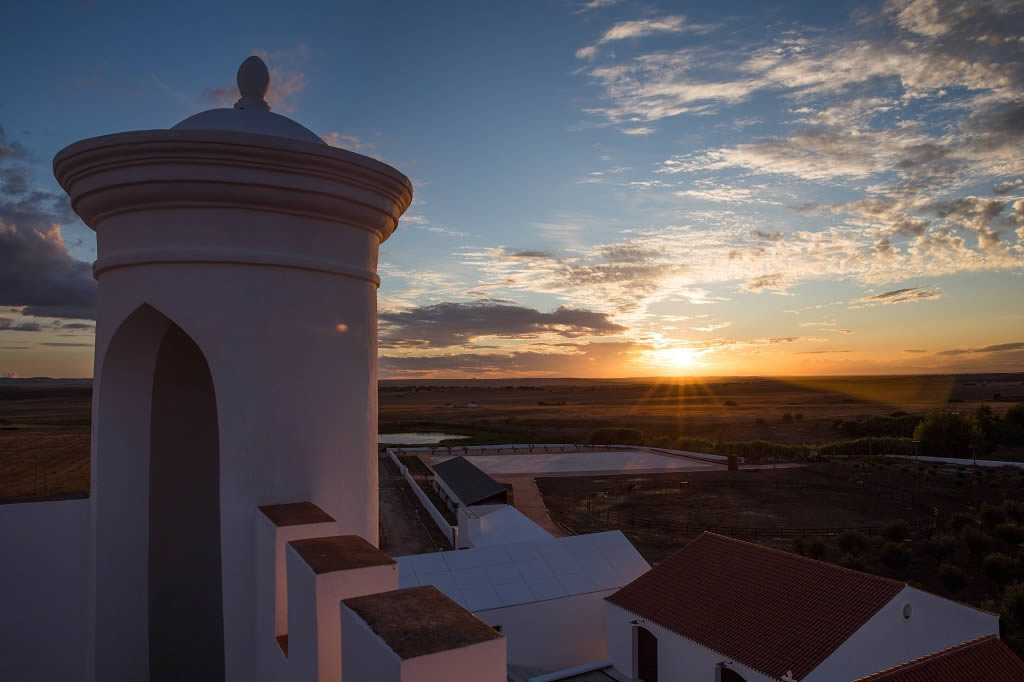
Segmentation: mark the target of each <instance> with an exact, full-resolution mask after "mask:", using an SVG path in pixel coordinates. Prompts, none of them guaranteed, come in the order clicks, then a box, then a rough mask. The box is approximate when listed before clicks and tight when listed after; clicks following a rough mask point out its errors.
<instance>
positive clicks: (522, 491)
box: [494, 476, 567, 538]
mask: <svg viewBox="0 0 1024 682" xmlns="http://www.w3.org/2000/svg"><path fill="white" fill-rule="evenodd" d="M494 480H496V481H498V482H499V483H511V484H512V494H513V495H514V496H515V503H516V504H515V506H516V509H518V510H519V511H521V512H522V513H523V514H524V515H525V516H526V517H527V518H529V519H530V520H531V521H533V522H534V523H536V524H537V525H538V526H540V527H541V528H543V529H544V530H546V531H547V532H549V533H551V534H552V535H554V536H555V537H556V538H560V537H564V536H565V535H567V533H566V532H565V531H564V530H562V529H561V528H560V527H559V526H556V525H555V522H554V521H552V520H551V515H550V514H548V508H547V507H546V506H544V498H543V497H541V494H540V490H538V489H537V482H536V481H535V480H534V478H533V476H501V477H497V478H495V479H494Z"/></svg>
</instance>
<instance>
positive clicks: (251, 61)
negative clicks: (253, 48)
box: [235, 55, 270, 111]
mask: <svg viewBox="0 0 1024 682" xmlns="http://www.w3.org/2000/svg"><path fill="white" fill-rule="evenodd" d="M269 89H270V71H269V70H268V69H267V65H266V64H265V63H264V62H263V60H262V59H260V58H259V57H257V56H256V55H253V56H251V57H249V58H247V59H246V60H245V61H244V62H242V65H241V66H239V67H238V92H239V94H240V95H241V97H239V98H238V101H237V102H235V109H256V110H258V111H270V105H269V104H267V102H266V100H265V99H263V98H264V97H265V96H266V94H267V90H269Z"/></svg>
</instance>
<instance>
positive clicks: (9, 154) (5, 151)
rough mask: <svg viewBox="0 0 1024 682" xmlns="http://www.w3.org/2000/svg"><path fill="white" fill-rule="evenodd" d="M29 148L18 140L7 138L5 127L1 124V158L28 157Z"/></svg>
mask: <svg viewBox="0 0 1024 682" xmlns="http://www.w3.org/2000/svg"><path fill="white" fill-rule="evenodd" d="M28 157H29V153H28V149H26V148H25V145H23V144H22V143H20V142H18V141H17V140H10V141H8V140H7V136H6V134H5V133H4V127H3V126H0V160H3V159H27V158H28Z"/></svg>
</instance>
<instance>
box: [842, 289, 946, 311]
mask: <svg viewBox="0 0 1024 682" xmlns="http://www.w3.org/2000/svg"><path fill="white" fill-rule="evenodd" d="M937 298H942V292H941V291H939V289H938V288H937V287H911V288H907V289H893V290H892V291H885V292H882V293H880V294H875V295H874V296H866V297H864V298H860V299H857V300H856V301H853V303H854V305H853V306H851V308H864V307H870V306H876V305H892V304H896V303H914V302H916V301H925V300H932V299H937Z"/></svg>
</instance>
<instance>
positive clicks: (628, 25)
mask: <svg viewBox="0 0 1024 682" xmlns="http://www.w3.org/2000/svg"><path fill="white" fill-rule="evenodd" d="M685 23H686V17H683V16H666V17H661V18H659V19H633V20H630V21H620V22H619V23H617V24H615V25H614V26H612V27H611V28H609V29H608V30H607V31H605V32H604V35H602V36H601V37H600V38H599V39H598V41H597V42H596V43H594V44H593V45H588V46H587V47H582V48H580V49H579V50H576V57H577V58H579V59H592V58H593V57H595V56H597V50H598V47H600V46H601V45H605V44H606V43H610V42H614V41H616V40H627V39H630V38H643V37H644V36H649V35H654V34H656V33H682V32H683V30H684V24H685Z"/></svg>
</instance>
